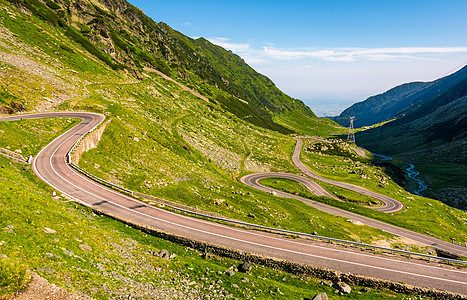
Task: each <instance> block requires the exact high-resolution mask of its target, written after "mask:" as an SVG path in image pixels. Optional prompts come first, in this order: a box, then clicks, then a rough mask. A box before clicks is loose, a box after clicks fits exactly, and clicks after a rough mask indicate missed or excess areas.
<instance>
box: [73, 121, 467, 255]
mask: <svg viewBox="0 0 467 300" xmlns="http://www.w3.org/2000/svg"><path fill="white" fill-rule="evenodd" d="M93 130H94V128H93V129H92V130H90V131H89V132H88V133H91V132H92V131H93ZM83 138H84V135H83V136H82V137H81V138H80V139H79V140H77V141H76V142H75V143H74V145H73V146H72V147H71V149H70V150H69V151H68V153H67V154H66V159H67V163H68V164H69V165H70V166H72V167H73V168H74V169H76V170H77V171H79V172H81V173H83V174H84V175H86V176H87V177H89V178H91V179H93V180H95V181H97V182H100V183H103V184H105V185H108V186H110V187H113V188H115V189H118V190H121V191H124V192H126V193H129V194H131V195H132V196H133V195H134V192H133V191H131V190H128V189H125V188H123V187H121V186H118V185H115V184H113V183H110V182H108V181H106V180H103V179H101V178H99V177H97V176H94V175H92V174H91V173H89V172H87V171H85V170H83V169H82V168H80V167H78V166H77V165H76V164H74V163H73V162H72V161H71V152H72V151H73V150H74V149H75V147H76V146H77V145H78V144H79V142H80V141H81V140H82V139H83ZM164 205H166V204H164ZM166 206H168V207H170V208H172V209H174V210H177V211H180V212H184V213H188V214H191V215H195V216H200V217H204V218H209V219H213V220H217V221H223V222H228V223H232V224H238V225H243V226H249V227H253V228H258V229H263V230H269V231H275V232H280V233H286V234H293V235H298V236H305V237H310V238H314V239H319V240H325V241H330V242H336V243H342V244H349V245H354V246H360V247H365V248H371V249H375V250H376V249H377V250H382V251H388V252H390V253H400V254H405V255H408V256H409V257H410V256H419V257H423V258H428V259H436V260H441V261H446V262H452V263H459V264H467V261H464V260H457V259H451V258H444V257H439V256H432V255H428V254H422V253H416V252H410V251H404V250H398V249H393V248H386V247H380V246H375V245H369V244H364V243H359V242H352V241H347V240H340V239H335V238H330V237H325V236H319V235H314V234H309V233H303V232H296V231H290V230H285V229H279V228H273V227H267V226H262V225H257V224H252V223H248V222H243V221H237V220H231V219H225V218H221V217H215V216H210V215H206V214H202V213H198V212H194V211H190V210H187V209H183V208H178V207H175V206H171V205H166Z"/></svg>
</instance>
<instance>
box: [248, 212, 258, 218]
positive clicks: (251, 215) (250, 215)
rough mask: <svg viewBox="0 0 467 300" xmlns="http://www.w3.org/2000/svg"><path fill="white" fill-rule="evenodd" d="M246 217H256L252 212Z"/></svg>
mask: <svg viewBox="0 0 467 300" xmlns="http://www.w3.org/2000/svg"><path fill="white" fill-rule="evenodd" d="M248 217H249V218H253V219H254V218H256V216H255V214H252V213H249V214H248Z"/></svg>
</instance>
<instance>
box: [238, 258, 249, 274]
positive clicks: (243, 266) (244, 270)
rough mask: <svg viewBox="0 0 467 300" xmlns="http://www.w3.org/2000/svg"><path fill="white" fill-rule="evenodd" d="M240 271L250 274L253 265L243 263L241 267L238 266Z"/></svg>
mask: <svg viewBox="0 0 467 300" xmlns="http://www.w3.org/2000/svg"><path fill="white" fill-rule="evenodd" d="M238 271H240V272H242V273H248V272H250V271H251V263H250V262H248V261H246V262H243V263H241V264H240V265H239V266H238Z"/></svg>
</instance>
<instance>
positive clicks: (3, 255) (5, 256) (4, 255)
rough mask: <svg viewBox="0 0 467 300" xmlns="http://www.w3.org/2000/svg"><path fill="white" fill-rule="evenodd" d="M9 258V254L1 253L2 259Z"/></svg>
mask: <svg viewBox="0 0 467 300" xmlns="http://www.w3.org/2000/svg"><path fill="white" fill-rule="evenodd" d="M7 258H8V256H7V255H6V254H3V253H2V254H0V259H7Z"/></svg>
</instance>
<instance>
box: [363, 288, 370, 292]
mask: <svg viewBox="0 0 467 300" xmlns="http://www.w3.org/2000/svg"><path fill="white" fill-rule="evenodd" d="M363 292H365V293H369V292H371V289H370V288H369V287H366V288H364V289H363Z"/></svg>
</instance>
